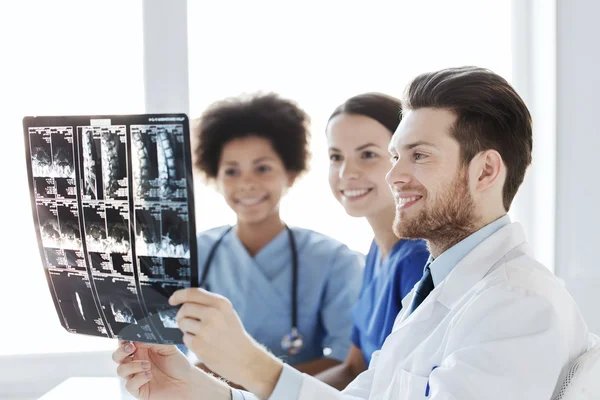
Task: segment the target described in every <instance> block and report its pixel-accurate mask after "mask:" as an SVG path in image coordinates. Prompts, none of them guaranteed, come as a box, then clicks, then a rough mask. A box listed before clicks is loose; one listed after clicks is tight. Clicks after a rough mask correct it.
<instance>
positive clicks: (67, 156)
mask: <svg viewBox="0 0 600 400" xmlns="http://www.w3.org/2000/svg"><path fill="white" fill-rule="evenodd" d="M29 145H30V153H31V169H32V173H33V176H36V177H63V178H73V177H75V170H74V165H75V164H74V158H73V128H71V127H46V128H30V129H29Z"/></svg>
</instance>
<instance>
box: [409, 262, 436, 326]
mask: <svg viewBox="0 0 600 400" xmlns="http://www.w3.org/2000/svg"><path fill="white" fill-rule="evenodd" d="M432 290H433V278H432V277H431V269H429V266H427V267H426V268H425V272H423V277H422V278H421V280H420V281H419V285H418V286H417V290H415V295H414V297H413V300H412V303H411V304H410V310H409V313H408V315H410V314H412V313H413V311H415V310H416V309H417V307H419V306H420V305H421V303H422V302H423V300H425V298H426V297H427V296H429V293H431V291H432Z"/></svg>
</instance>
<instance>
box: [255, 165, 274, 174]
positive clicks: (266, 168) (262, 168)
mask: <svg viewBox="0 0 600 400" xmlns="http://www.w3.org/2000/svg"><path fill="white" fill-rule="evenodd" d="M271 169H272V168H271V166H270V165H261V166H259V167H258V168H257V170H258V172H260V173H265V172H269V171H270V170H271Z"/></svg>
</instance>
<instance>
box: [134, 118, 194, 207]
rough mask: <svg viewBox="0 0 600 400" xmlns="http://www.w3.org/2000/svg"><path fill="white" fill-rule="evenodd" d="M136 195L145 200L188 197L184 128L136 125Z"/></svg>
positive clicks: (178, 126)
mask: <svg viewBox="0 0 600 400" xmlns="http://www.w3.org/2000/svg"><path fill="white" fill-rule="evenodd" d="M131 136H132V150H133V151H132V153H133V155H132V162H133V167H134V168H133V169H134V187H135V192H136V196H137V197H138V198H140V199H144V200H159V199H161V200H162V199H185V198H186V180H185V176H186V175H185V158H184V157H185V152H184V147H183V142H184V141H183V127H182V126H180V125H165V126H154V125H148V126H144V125H141V126H132V127H131Z"/></svg>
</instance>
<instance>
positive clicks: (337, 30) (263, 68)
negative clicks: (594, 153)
mask: <svg viewBox="0 0 600 400" xmlns="http://www.w3.org/2000/svg"><path fill="white" fill-rule="evenodd" d="M296 4H297V5H296V6H292V5H291V3H290V2H279V1H274V0H270V1H267V0H254V1H251V2H246V1H242V0H239V1H233V2H232V1H225V2H222V1H189V3H188V28H189V60H190V105H191V107H190V117H197V116H199V115H200V113H201V112H202V111H203V110H204V108H205V107H206V106H207V105H209V104H210V103H212V102H213V101H215V100H218V99H221V98H223V97H228V96H234V95H238V94H240V93H242V92H254V91H258V90H261V91H275V92H278V93H280V94H281V95H283V96H286V97H289V98H292V99H294V100H296V101H298V103H299V104H300V105H301V106H302V107H303V108H304V109H305V110H306V111H307V112H308V113H309V114H310V115H311V118H312V128H313V129H312V131H313V141H312V152H313V160H312V164H311V168H312V170H311V172H310V173H309V174H308V175H307V176H305V177H304V178H303V179H302V180H301V181H300V182H299V183H298V184H297V185H296V186H295V187H294V189H293V190H292V191H291V192H290V194H289V195H288V196H287V198H286V199H285V201H284V203H283V208H282V213H283V216H284V218H285V219H286V221H287V222H288V223H290V224H292V225H301V226H303V227H307V228H311V229H315V230H317V231H321V232H323V233H325V234H328V235H330V236H332V237H334V238H336V239H338V240H341V241H343V242H345V243H347V244H348V245H349V246H350V247H352V248H355V249H357V250H360V251H363V252H366V251H367V249H368V246H369V243H370V241H371V239H372V232H371V231H370V228H369V226H368V224H367V223H366V221H364V220H361V219H354V218H350V217H348V216H347V215H346V214H345V213H344V211H343V209H342V208H341V207H340V206H339V204H337V203H336V201H335V200H334V199H333V196H331V194H330V191H329V187H328V184H327V168H328V157H327V151H326V144H325V137H324V128H325V124H326V121H327V118H328V116H329V113H330V112H331V111H332V110H333V109H334V107H335V106H337V105H338V104H339V103H341V102H342V101H344V100H345V99H346V98H348V97H350V96H352V95H355V94H358V93H361V92H366V91H381V92H385V93H389V94H391V95H396V96H399V95H400V94H401V93H402V90H403V88H404V86H405V84H406V83H407V82H408V81H409V80H410V78H412V77H414V76H415V75H416V74H417V73H420V72H423V71H426V70H434V69H439V68H443V67H447V66H455V65H465V64H474V65H479V66H484V67H488V68H491V69H493V70H494V71H496V72H498V73H500V74H501V75H503V76H504V77H506V78H508V79H509V80H510V79H511V68H512V54H511V2H509V1H498V2H481V1H478V0H454V1H451V2H448V1H443V0H439V1H418V2H417V1H402V2H401V1H398V0H387V1H382V0H374V1H371V2H369V3H368V8H367V7H366V5H367V3H366V2H350V1H342V0H329V1H317V0H307V1H303V2H297V3H296ZM0 19H1V20H0V35H1V37H2V38H3V45H2V61H3V62H2V64H1V65H2V67H1V70H0V87H1V88H2V89H1V90H0V96H2V97H3V100H4V101H3V102H2V104H3V110H2V112H3V114H2V115H3V117H4V118H3V121H4V124H5V125H4V126H3V136H2V139H3V143H2V144H3V148H4V154H3V155H2V157H1V158H0V160H1V161H0V162H1V167H2V169H3V172H4V174H3V184H4V186H3V188H4V189H3V191H2V194H3V195H2V196H1V202H2V203H1V206H2V208H1V209H2V210H3V211H4V212H5V214H4V218H3V221H2V222H3V229H2V230H1V232H2V243H3V245H4V247H3V263H2V269H3V274H2V279H1V280H0V293H1V295H2V301H1V302H0V313H1V314H2V321H3V324H2V328H3V329H2V333H1V335H2V336H1V338H2V340H0V355H8V354H25V353H49V352H56V353H58V352H77V351H82V350H112V348H113V347H114V343H113V342H112V341H109V340H106V339H101V338H88V337H83V336H80V335H72V334H69V333H67V332H65V331H64V330H63V329H62V328H61V326H60V324H59V322H58V318H57V317H56V315H55V310H54V307H53V305H52V301H51V297H50V294H49V291H48V286H47V284H46V281H45V279H44V275H43V273H42V271H41V268H42V267H41V263H40V259H39V253H38V249H37V243H36V239H35V234H34V230H33V223H32V217H31V206H30V202H29V193H28V186H27V177H26V169H25V159H24V153H23V133H22V125H21V121H22V118H23V116H25V115H61V114H65V115H67V114H87V113H94V114H103V113H105V114H111V113H141V112H144V86H143V76H144V72H143V55H142V52H143V46H142V44H143V43H142V35H143V29H142V1H139V0H138V1H117V0H105V1H102V2H82V1H77V0H55V1H52V2H46V1H31V0H28V1H20V2H11V3H9V4H2V5H0ZM307 193H311V195H310V196H307ZM196 204H197V206H198V210H197V228H198V230H203V229H207V228H210V227H212V226H215V225H219V224H225V223H232V222H234V216H233V215H232V213H231V212H230V211H229V210H228V208H227V206H226V205H225V204H224V202H223V201H222V200H221V198H220V196H219V195H218V194H217V193H215V192H214V191H213V190H212V189H211V188H207V187H206V186H204V185H202V184H201V183H200V182H197V198H196ZM316 210H318V211H316ZM324 216H326V217H324Z"/></svg>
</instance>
